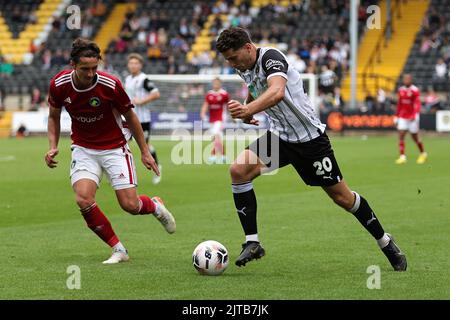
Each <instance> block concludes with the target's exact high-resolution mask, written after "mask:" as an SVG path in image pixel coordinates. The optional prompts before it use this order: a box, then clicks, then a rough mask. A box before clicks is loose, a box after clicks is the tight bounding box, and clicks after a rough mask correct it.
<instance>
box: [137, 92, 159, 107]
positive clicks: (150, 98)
mask: <svg viewBox="0 0 450 320" xmlns="http://www.w3.org/2000/svg"><path fill="white" fill-rule="evenodd" d="M159 97H161V94H160V93H159V90H153V91H152V92H151V93H150V94H148V95H146V96H145V97H143V98H141V99H133V103H134V104H135V105H138V106H140V105H144V104H147V103H149V102H152V101H154V100H157V99H159Z"/></svg>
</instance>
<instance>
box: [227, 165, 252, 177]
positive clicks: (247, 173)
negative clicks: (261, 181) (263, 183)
mask: <svg viewBox="0 0 450 320" xmlns="http://www.w3.org/2000/svg"><path fill="white" fill-rule="evenodd" d="M253 170H254V168H253V166H249V165H245V164H237V163H233V164H232V165H231V166H230V176H231V179H232V180H233V181H234V182H240V181H250V180H252V179H253V178H254V174H253Z"/></svg>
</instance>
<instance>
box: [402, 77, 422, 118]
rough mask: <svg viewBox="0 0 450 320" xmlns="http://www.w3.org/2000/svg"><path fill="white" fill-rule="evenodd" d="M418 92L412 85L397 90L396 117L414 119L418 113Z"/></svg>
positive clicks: (419, 106)
mask: <svg viewBox="0 0 450 320" xmlns="http://www.w3.org/2000/svg"><path fill="white" fill-rule="evenodd" d="M420 108H421V103H420V90H419V88H417V87H416V86H414V85H411V86H409V87H405V86H402V87H400V88H399V89H398V102H397V113H396V116H397V117H399V118H404V119H414V118H415V117H416V114H418V113H420Z"/></svg>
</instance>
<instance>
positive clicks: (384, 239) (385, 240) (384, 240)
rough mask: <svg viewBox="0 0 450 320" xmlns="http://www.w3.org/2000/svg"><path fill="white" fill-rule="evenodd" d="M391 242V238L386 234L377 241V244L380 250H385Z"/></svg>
mask: <svg viewBox="0 0 450 320" xmlns="http://www.w3.org/2000/svg"><path fill="white" fill-rule="evenodd" d="M389 241H391V238H389V236H388V235H387V234H386V233H385V234H383V236H382V237H381V238H380V239H378V240H377V243H378V246H379V247H380V249H383V248H384V247H386V246H387V245H388V244H389Z"/></svg>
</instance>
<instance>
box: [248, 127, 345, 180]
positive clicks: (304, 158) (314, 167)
mask: <svg viewBox="0 0 450 320" xmlns="http://www.w3.org/2000/svg"><path fill="white" fill-rule="evenodd" d="M247 149H249V150H251V151H253V152H254V153H255V154H256V155H257V156H258V158H259V159H260V160H261V161H262V162H263V163H264V164H265V165H266V166H267V167H268V168H269V170H275V169H277V168H282V167H284V166H286V165H288V164H291V165H293V166H294V168H295V170H297V173H298V174H299V175H300V177H301V178H302V179H303V181H304V182H305V183H306V184H308V185H310V186H332V185H335V184H336V183H338V182H340V181H341V180H342V178H343V177H342V173H341V170H340V169H339V166H338V163H337V161H336V158H335V157H334V152H333V149H332V148H331V143H330V140H329V139H328V136H327V134H326V133H323V134H322V135H320V136H319V137H317V138H315V139H313V140H311V141H308V142H302V143H292V142H286V141H283V140H281V139H280V138H279V137H278V136H276V135H274V134H272V133H271V132H270V131H267V132H266V133H265V134H264V135H262V136H261V137H259V138H258V139H257V140H255V141H253V142H252V143H251V144H250V145H249V146H248V147H247Z"/></svg>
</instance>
